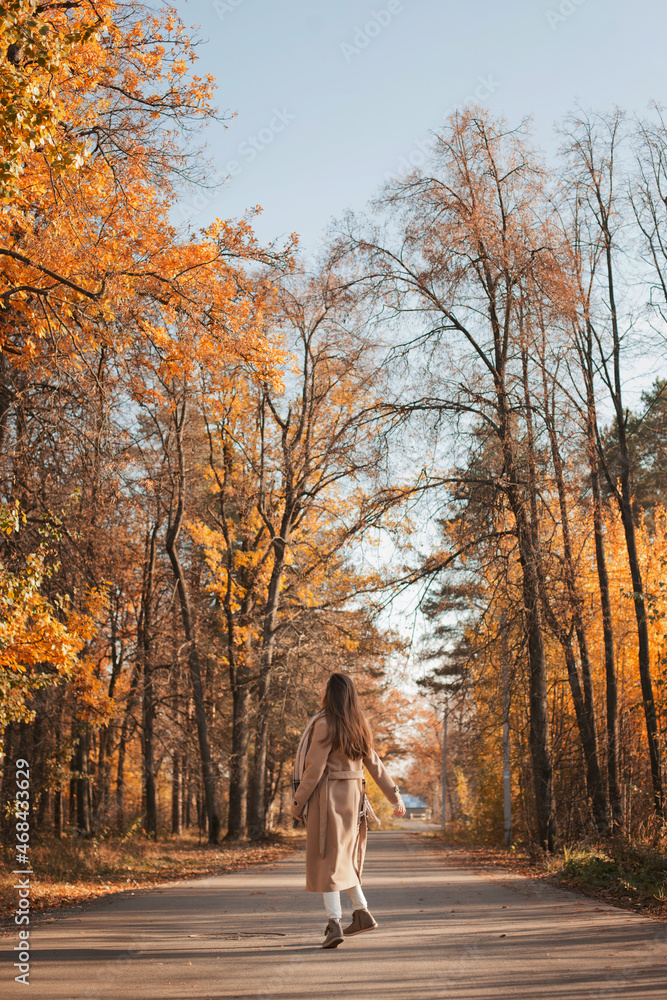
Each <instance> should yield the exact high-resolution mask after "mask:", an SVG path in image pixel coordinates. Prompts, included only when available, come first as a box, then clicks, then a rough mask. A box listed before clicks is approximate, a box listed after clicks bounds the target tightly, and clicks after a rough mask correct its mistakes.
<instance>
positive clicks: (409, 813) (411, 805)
mask: <svg viewBox="0 0 667 1000" xmlns="http://www.w3.org/2000/svg"><path fill="white" fill-rule="evenodd" d="M401 798H402V799H403V802H404V804H405V815H406V817H407V819H426V820H429V819H430V818H431V810H430V809H429V807H428V806H427V804H426V803H425V802H424V800H423V799H420V798H418V796H416V795H401Z"/></svg>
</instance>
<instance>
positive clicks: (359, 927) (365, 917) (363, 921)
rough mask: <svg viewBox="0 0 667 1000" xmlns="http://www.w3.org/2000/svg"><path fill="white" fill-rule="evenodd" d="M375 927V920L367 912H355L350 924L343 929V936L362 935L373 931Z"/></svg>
mask: <svg viewBox="0 0 667 1000" xmlns="http://www.w3.org/2000/svg"><path fill="white" fill-rule="evenodd" d="M376 927H377V920H374V919H373V917H372V916H371V914H370V913H369V912H368V910H355V911H354V913H353V914H352V923H351V924H350V925H349V926H348V927H346V928H345V930H344V931H343V934H346V935H348V936H350V935H351V934H363V932H364V931H374V930H375V928H376Z"/></svg>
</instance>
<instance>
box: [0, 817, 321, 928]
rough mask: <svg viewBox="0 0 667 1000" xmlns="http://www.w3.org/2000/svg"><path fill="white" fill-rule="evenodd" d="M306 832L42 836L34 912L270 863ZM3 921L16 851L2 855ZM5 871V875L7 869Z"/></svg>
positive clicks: (11, 902) (33, 851)
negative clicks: (213, 839) (217, 836)
mask: <svg viewBox="0 0 667 1000" xmlns="http://www.w3.org/2000/svg"><path fill="white" fill-rule="evenodd" d="M302 842H303V834H299V833H298V832H297V833H292V832H291V831H290V832H285V833H282V834H280V835H279V836H276V837H275V838H273V839H272V840H270V841H268V842H265V843H247V842H242V843H230V844H221V845H219V846H217V847H210V846H208V845H201V846H200V845H199V841H198V838H197V836H196V835H192V834H184V835H183V836H181V837H174V836H169V837H164V838H162V839H161V840H159V841H158V842H157V843H156V842H153V841H151V840H148V839H146V838H145V837H143V836H141V835H139V834H135V835H134V836H132V837H117V838H108V839H104V840H96V839H90V840H82V839H79V838H76V837H64V838H63V839H62V840H50V839H49V840H46V839H45V840H42V841H40V842H35V843H32V844H31V846H30V865H31V867H32V869H33V875H31V876H30V879H31V883H30V907H31V910H32V912H40V911H44V910H49V909H52V908H54V907H61V906H71V905H73V904H77V903H82V902H85V901H87V900H90V899H93V898H96V897H99V896H104V895H107V894H109V893H114V892H120V891H123V890H128V889H141V888H146V887H149V886H152V885H156V884H158V883H160V882H170V881H175V880H177V879H184V878H185V879H189V878H197V877H203V876H205V875H216V874H222V873H224V872H230V871H237V870H239V869H241V868H247V867H248V866H249V865H254V864H260V863H264V864H266V863H270V862H274V861H277V860H279V859H280V858H282V857H285V855H287V854H289V853H291V852H292V851H294V850H295V849H296V848H297V847H299V846H300V845H301V843H302ZM0 856H1V857H2V861H3V866H2V867H3V873H2V874H0V921H2V922H3V923H4V922H6V921H7V920H8V919H9V918H10V917H11V918H12V919H13V915H14V911H15V908H16V900H17V895H16V889H14V887H13V886H14V882H15V881H16V876H14V875H12V874H9V872H11V871H12V870H13V869H14V867H20V866H16V865H15V859H14V852H13V851H12V850H11V849H10V848H8V847H6V846H3V847H2V853H1V855H0ZM5 873H7V874H5Z"/></svg>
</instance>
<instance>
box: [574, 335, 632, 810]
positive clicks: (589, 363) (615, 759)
mask: <svg viewBox="0 0 667 1000" xmlns="http://www.w3.org/2000/svg"><path fill="white" fill-rule="evenodd" d="M582 355H583V358H582V369H583V372H584V378H585V383H586V455H587V459H588V467H589V475H590V482H591V498H592V502H593V503H592V507H593V533H594V536H595V567H596V571H597V577H598V590H599V592H600V608H601V611H602V636H603V643H604V672H605V696H606V716H605V721H606V734H607V780H608V783H609V805H610V807H611V820H612V825H613V827H614V828H617V827H622V825H623V800H622V797H621V776H620V741H619V719H618V681H617V677H616V654H615V651H614V619H613V615H612V607H611V587H610V584H609V571H608V569H607V554H606V550H605V544H604V524H603V518H602V496H601V490H600V471H599V461H600V459H599V456H598V446H597V412H596V406H595V390H594V386H593V342H592V333H591V330H590V326H589V328H588V330H587V335H586V349H585V351H583V352H582Z"/></svg>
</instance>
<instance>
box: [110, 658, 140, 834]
mask: <svg viewBox="0 0 667 1000" xmlns="http://www.w3.org/2000/svg"><path fill="white" fill-rule="evenodd" d="M139 678H140V668H139V663H138V662H137V661H135V664H134V668H133V670H132V676H131V678H130V690H129V692H128V695H127V705H126V707H125V717H124V719H123V724H122V726H121V730H120V738H119V741H118V762H117V765H116V826H117V828H118V829H119V830H122V829H123V827H124V826H125V759H126V756H127V745H128V741H129V739H130V736H131V733H132V731H133V724H134V719H133V717H132V712H133V711H134V706H135V704H136V701H137V692H138V689H139Z"/></svg>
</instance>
